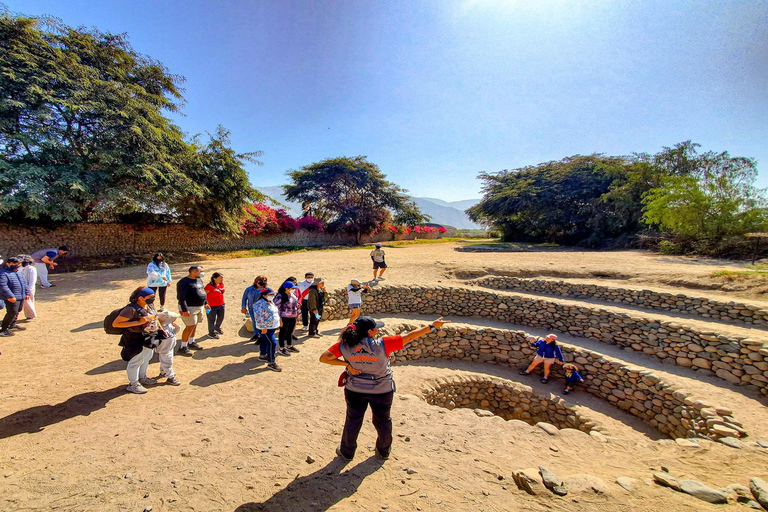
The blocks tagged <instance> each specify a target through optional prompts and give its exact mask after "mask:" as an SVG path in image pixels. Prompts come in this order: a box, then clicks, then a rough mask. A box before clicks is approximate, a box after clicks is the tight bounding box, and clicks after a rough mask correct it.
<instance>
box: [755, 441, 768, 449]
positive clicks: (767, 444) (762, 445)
mask: <svg viewBox="0 0 768 512" xmlns="http://www.w3.org/2000/svg"><path fill="white" fill-rule="evenodd" d="M757 446H759V447H760V448H768V441H763V440H762V439H758V440H757Z"/></svg>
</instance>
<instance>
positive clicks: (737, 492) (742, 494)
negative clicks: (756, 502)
mask: <svg viewBox="0 0 768 512" xmlns="http://www.w3.org/2000/svg"><path fill="white" fill-rule="evenodd" d="M723 494H725V495H726V496H728V495H730V496H731V497H733V499H734V500H736V501H738V502H739V503H747V502H750V501H752V491H750V490H749V487H744V486H743V485H739V484H731V485H729V486H728V487H726V488H725V489H723Z"/></svg>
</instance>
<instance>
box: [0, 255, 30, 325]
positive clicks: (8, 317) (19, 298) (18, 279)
mask: <svg viewBox="0 0 768 512" xmlns="http://www.w3.org/2000/svg"><path fill="white" fill-rule="evenodd" d="M19 267H21V261H20V260H19V258H16V257H14V256H11V257H10V258H8V259H7V260H6V261H5V263H4V264H3V265H2V268H0V298H2V299H3V301H4V302H5V316H4V317H3V323H2V325H1V326H0V336H13V334H14V333H13V331H23V330H25V329H26V328H25V327H21V326H20V325H16V318H17V317H18V316H19V311H21V307H22V305H23V304H24V301H25V300H26V299H28V298H29V293H28V292H27V281H26V279H24V276H23V275H21V273H19Z"/></svg>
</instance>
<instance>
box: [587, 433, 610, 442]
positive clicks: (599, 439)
mask: <svg viewBox="0 0 768 512" xmlns="http://www.w3.org/2000/svg"><path fill="white" fill-rule="evenodd" d="M589 435H590V437H591V438H592V439H594V440H595V441H597V442H598V443H607V442H608V438H607V437H605V435H603V434H602V433H600V432H598V431H597V430H591V431H590V432H589Z"/></svg>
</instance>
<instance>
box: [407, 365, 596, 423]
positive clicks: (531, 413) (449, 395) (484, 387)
mask: <svg viewBox="0 0 768 512" xmlns="http://www.w3.org/2000/svg"><path fill="white" fill-rule="evenodd" d="M422 396H423V397H424V400H426V402H427V403H428V404H431V405H439V406H441V407H445V408H447V409H454V408H456V407H463V408H469V409H484V410H486V411H490V412H492V413H493V414H495V415H496V416H499V417H501V418H504V419H505V420H522V421H524V422H526V423H528V424H530V425H535V424H536V423H537V422H540V421H543V422H545V423H551V424H552V425H554V426H556V427H557V428H561V429H562V428H575V429H578V430H581V431H583V432H589V431H590V430H592V429H595V430H600V429H599V428H597V426H596V423H595V422H594V421H590V420H588V419H587V418H585V417H584V416H582V415H581V413H579V412H578V411H576V410H574V409H572V408H570V407H567V406H566V405H565V404H564V403H563V401H562V400H560V399H558V398H544V397H542V396H539V395H537V394H535V393H533V390H532V389H531V388H529V387H528V386H523V385H522V384H517V383H514V382H509V381H503V380H501V379H494V378H492V377H481V376H466V377H464V376H461V377H459V376H457V377H451V378H448V379H440V380H438V381H435V382H430V383H428V384H427V386H426V387H425V389H424V391H422Z"/></svg>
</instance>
